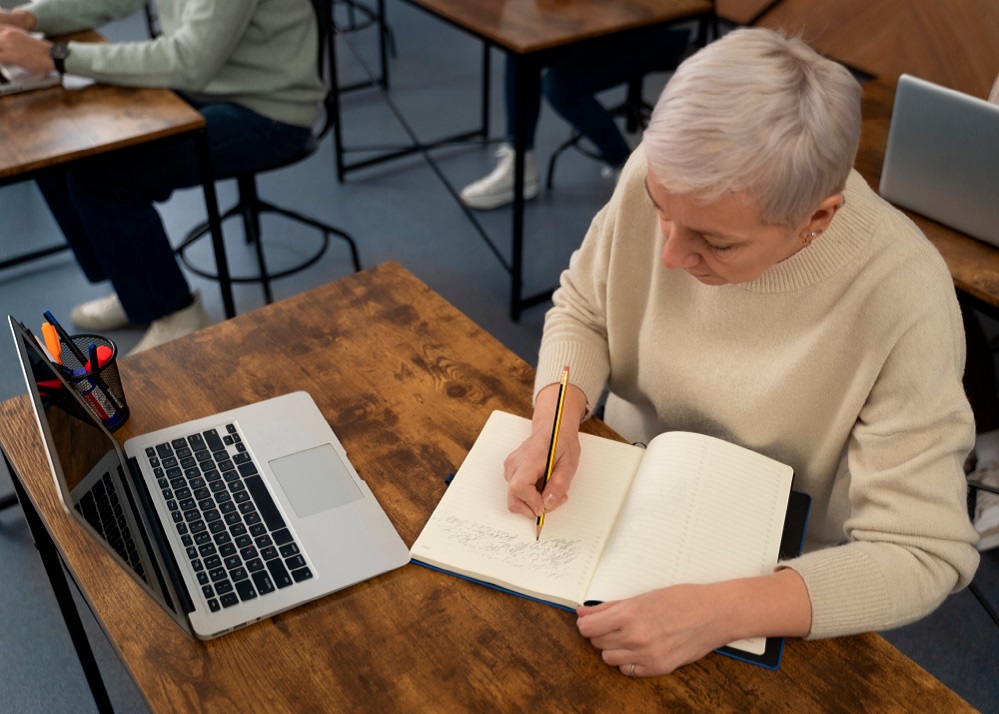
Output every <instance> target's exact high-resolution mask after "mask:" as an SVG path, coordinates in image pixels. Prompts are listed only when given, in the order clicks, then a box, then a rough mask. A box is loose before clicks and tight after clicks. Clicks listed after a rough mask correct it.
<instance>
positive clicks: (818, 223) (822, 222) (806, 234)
mask: <svg viewBox="0 0 999 714" xmlns="http://www.w3.org/2000/svg"><path fill="white" fill-rule="evenodd" d="M845 203H846V199H845V198H844V197H843V194H842V193H834V194H832V195H831V196H827V197H826V198H825V199H823V200H822V203H820V204H819V207H818V208H816V209H815V211H813V212H812V215H811V216H809V217H808V219H807V220H806V221H805V222H804V223H803V224H802V226H801V229H800V230H799V231H798V234H799V236H800V237H801V240H803V241H804V242H805V244H808V243H811V242H812V241H813V240H814V239H815V238H817V237H819V236H820V235H822V233H823V232H824V231H825V230H826V229H827V228H828V227H829V224H830V223H831V222H832V219H833V217H834V216H835V215H836V211H838V210H839V209H841V208H842V207H843V204H845Z"/></svg>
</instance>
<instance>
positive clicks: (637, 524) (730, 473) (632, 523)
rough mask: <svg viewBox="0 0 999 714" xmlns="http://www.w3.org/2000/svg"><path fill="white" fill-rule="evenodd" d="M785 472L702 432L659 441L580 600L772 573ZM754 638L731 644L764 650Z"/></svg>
mask: <svg viewBox="0 0 999 714" xmlns="http://www.w3.org/2000/svg"><path fill="white" fill-rule="evenodd" d="M791 476H792V470H791V467H789V466H786V465H784V464H780V463H778V462H776V461H773V460H772V459H769V458H767V457H765V456H762V455H760V454H757V453H754V452H752V451H748V450H746V449H743V448H741V447H739V446H736V445H734V444H729V443H728V442H724V441H721V440H718V439H713V438H711V437H708V436H703V435H700V434H690V433H686V432H672V433H668V434H663V435H661V436H659V437H657V438H656V439H654V440H653V441H652V443H651V444H650V445H649V448H648V450H647V452H646V455H645V459H644V460H643V462H642V465H641V467H640V468H639V471H638V473H637V474H636V476H635V480H634V483H633V484H632V488H631V493H630V494H629V497H628V499H627V501H626V502H625V504H624V506H623V507H622V509H621V516H620V518H619V519H618V523H617V527H616V528H615V530H614V532H613V533H612V535H611V538H610V540H609V542H608V544H607V547H606V549H605V554H604V558H603V564H602V566H601V568H599V569H598V571H597V572H596V573H595V575H594V578H593V583H592V585H591V588H590V592H589V593H588V595H587V597H588V598H589V599H595V600H614V599H621V598H627V597H633V596H635V595H639V594H641V593H644V592H648V591H650V590H655V589H657V588H662V587H666V586H668V585H672V584H676V583H712V582H718V581H721V580H730V579H733V578H740V577H749V576H754V575H763V574H766V573H769V572H771V571H772V570H773V567H774V564H775V563H776V562H777V554H778V550H779V548H780V539H781V532H782V530H783V525H784V514H785V512H786V510H787V500H788V495H789V493H790V489H791ZM758 640H759V641H758V642H756V640H754V641H753V642H754V644H752V645H749V644H747V641H743V642H741V643H733V646H736V647H740V648H741V649H745V650H748V651H752V652H755V653H757V654H762V652H763V646H764V639H763V638H758Z"/></svg>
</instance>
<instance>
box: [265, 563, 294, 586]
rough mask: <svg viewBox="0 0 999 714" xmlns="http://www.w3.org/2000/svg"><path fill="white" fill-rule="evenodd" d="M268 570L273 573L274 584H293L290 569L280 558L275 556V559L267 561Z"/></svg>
mask: <svg viewBox="0 0 999 714" xmlns="http://www.w3.org/2000/svg"><path fill="white" fill-rule="evenodd" d="M267 570H268V571H269V572H270V574H271V578H272V579H273V580H274V584H275V585H277V586H278V587H279V588H286V587H288V586H289V585H291V584H292V580H291V576H290V575H289V574H288V569H287V568H285V567H284V563H282V562H281V560H280V559H278V558H275V559H274V560H268V561H267Z"/></svg>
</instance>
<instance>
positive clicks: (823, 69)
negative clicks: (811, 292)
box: [644, 28, 861, 227]
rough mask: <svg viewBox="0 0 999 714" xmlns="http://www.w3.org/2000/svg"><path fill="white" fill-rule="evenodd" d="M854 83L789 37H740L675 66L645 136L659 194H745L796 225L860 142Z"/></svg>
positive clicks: (764, 33)
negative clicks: (661, 188)
mask: <svg viewBox="0 0 999 714" xmlns="http://www.w3.org/2000/svg"><path fill="white" fill-rule="evenodd" d="M860 94H861V89H860V85H859V84H858V83H857V80H856V79H854V78H853V76H852V75H851V74H850V72H849V71H848V70H847V69H846V68H845V67H843V66H842V65H840V64H837V63H836V62H833V61H831V60H829V59H826V58H824V57H822V56H821V55H819V54H818V53H817V52H815V50H813V49H812V48H810V47H809V46H808V45H806V44H805V43H804V42H803V41H801V40H800V39H797V38H791V37H787V36H785V35H782V34H780V33H777V32H774V31H772V30H766V29H762V28H751V29H749V28H747V29H739V30H735V31H733V32H730V33H728V34H727V35H725V36H724V37H722V38H721V39H719V40H717V41H715V42H713V43H711V44H710V45H708V46H706V47H704V48H703V49H701V50H700V51H699V52H697V53H696V54H694V55H693V56H691V57H690V58H688V59H687V60H686V61H685V62H683V63H682V64H681V65H680V66H679V67H678V68H677V70H676V72H675V73H674V75H673V77H672V78H671V79H670V81H669V82H668V83H667V85H666V88H665V89H664V90H663V93H662V96H661V97H660V98H659V101H658V102H657V103H656V107H655V109H654V110H653V112H652V118H651V120H650V122H649V126H648V128H647V129H646V130H645V134H644V142H645V147H646V155H647V157H648V161H649V169H650V171H651V172H652V174H653V176H654V178H655V179H656V181H657V182H658V183H660V184H661V185H662V186H663V187H664V188H665V189H666V190H667V191H670V192H671V193H677V194H685V195H689V196H691V197H693V198H695V199H696V200H701V201H706V202H711V201H714V200H717V199H719V198H721V197H722V196H724V195H726V194H729V193H737V192H746V193H747V194H748V195H749V198H750V199H751V200H752V201H753V203H754V204H755V206H756V207H757V209H758V210H759V211H760V217H761V219H762V220H763V221H764V222H766V223H770V224H777V225H785V226H789V227H791V226H794V225H796V224H798V223H799V222H801V221H803V220H805V218H806V217H807V216H808V215H810V213H811V212H812V211H813V210H815V209H816V208H817V207H818V205H819V203H820V202H821V201H822V200H823V199H825V198H826V197H827V196H830V195H833V194H835V193H837V192H838V191H841V190H842V189H843V187H844V186H845V185H846V179H847V176H848V175H849V173H850V169H851V168H852V166H853V161H854V158H855V157H856V153H857V144H858V142H859V141H860Z"/></svg>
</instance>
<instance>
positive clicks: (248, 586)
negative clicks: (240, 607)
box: [236, 580, 257, 602]
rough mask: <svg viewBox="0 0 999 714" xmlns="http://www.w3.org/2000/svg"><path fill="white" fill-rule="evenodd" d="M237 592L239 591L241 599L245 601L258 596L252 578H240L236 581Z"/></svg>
mask: <svg viewBox="0 0 999 714" xmlns="http://www.w3.org/2000/svg"><path fill="white" fill-rule="evenodd" d="M236 592H237V593H239V599H240V600H242V601H243V602H246V601H247V600H252V599H253V598H255V597H256V596H257V591H256V590H254V589H253V583H252V582H251V581H250V580H240V581H239V582H238V583H236Z"/></svg>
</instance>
